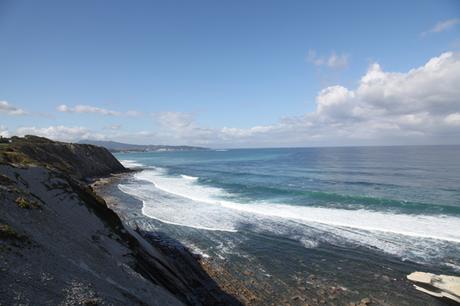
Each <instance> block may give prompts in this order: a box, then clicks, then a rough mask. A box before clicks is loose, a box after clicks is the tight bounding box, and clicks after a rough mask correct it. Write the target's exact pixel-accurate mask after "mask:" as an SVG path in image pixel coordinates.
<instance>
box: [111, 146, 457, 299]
mask: <svg viewBox="0 0 460 306" xmlns="http://www.w3.org/2000/svg"><path fill="white" fill-rule="evenodd" d="M116 157H117V158H118V159H119V160H121V161H122V162H123V163H124V165H125V166H127V167H131V168H137V169H139V170H140V171H138V172H136V173H134V174H132V175H131V176H130V177H129V178H127V179H125V180H123V181H122V182H120V183H119V184H118V185H117V188H118V190H119V191H121V192H122V193H124V194H125V195H126V196H129V197H132V198H134V199H136V200H137V202H138V203H141V207H139V209H138V212H137V213H133V214H131V215H130V217H128V219H129V220H128V223H129V222H131V223H133V224H134V223H135V224H136V226H138V227H141V228H142V229H143V230H145V231H151V232H152V233H153V232H156V233H163V234H164V235H165V236H167V237H169V238H171V240H174V241H178V242H180V243H181V244H183V245H185V246H186V247H187V248H190V250H192V251H193V252H196V253H198V254H201V256H202V257H203V258H208V259H210V260H216V261H219V260H220V261H226V265H228V266H230V269H232V268H231V267H232V263H234V265H235V266H238V265H239V268H236V269H235V271H237V272H234V273H235V274H236V275H238V273H239V272H241V271H242V270H244V269H250V270H251V271H252V272H251V273H254V275H255V276H254V277H256V278H257V279H258V280H259V281H260V282H264V281H263V278H264V277H266V278H267V280H266V282H267V283H271V284H277V283H279V288H280V290H286V288H291V287H292V288H297V287H299V282H300V284H301V286H305V287H307V291H308V288H309V287H308V282H309V277H310V278H311V277H312V275H313V277H316V279H317V282H323V283H325V284H326V285H325V286H329V287H330V286H334V287H337V288H339V287H340V288H342V289H341V290H342V291H343V292H346V291H347V290H348V292H349V297H350V300H352V299H353V298H359V296H362V295H373V296H375V297H376V298H380V299H385V298H386V299H388V301H390V302H395V299H396V300H398V299H399V301H402V302H401V304H406V302H404V298H402V296H404V295H406V296H407V295H410V294H411V293H409V294H406V293H400V292H399V293H398V288H404V289H401V290H404V291H407V290H411V287H410V284H408V283H407V282H406V281H405V275H406V274H407V273H410V272H411V271H413V270H423V271H430V272H436V273H450V274H460V146H394V147H346V148H345V147H339V148H283V149H232V150H208V151H182V152H149V153H119V154H116ZM238 269H239V272H238ZM318 279H319V280H320V281H318ZM299 280H300V281H299ZM276 286H278V285H276ZM382 288H386V289H382ZM273 290H275V291H276V289H273ZM382 290H383V291H385V292H386V294H387V296H386V297H385V296H381V292H382ZM392 292H394V293H392ZM388 294H389V296H388ZM413 294H414V299H416V301H417V303H418V302H421V301H422V302H423V303H425V302H426V304H431V303H435V302H434V300H430V299H427V300H424V297H423V296H419V295H418V293H413ZM280 296H281V293H280ZM419 298H420V299H421V300H417V299H419ZM282 299H283V297H280V300H282ZM411 303H412V304H413V303H414V301H411V300H410V299H409V300H408V301H407V304H411ZM313 304H314V302H313ZM339 304H340V303H339Z"/></svg>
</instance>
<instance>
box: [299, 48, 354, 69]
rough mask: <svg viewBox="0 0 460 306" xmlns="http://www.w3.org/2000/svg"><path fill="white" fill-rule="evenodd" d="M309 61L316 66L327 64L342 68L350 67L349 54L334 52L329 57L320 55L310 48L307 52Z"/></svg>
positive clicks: (330, 66)
mask: <svg viewBox="0 0 460 306" xmlns="http://www.w3.org/2000/svg"><path fill="white" fill-rule="evenodd" d="M307 61H308V62H310V63H312V64H314V65H315V66H327V67H329V68H334V69H341V68H346V67H348V55H347V54H339V55H337V54H336V53H335V52H332V53H331V55H329V56H328V57H324V56H318V55H317V54H316V51H315V50H313V49H310V50H309V51H308V53H307Z"/></svg>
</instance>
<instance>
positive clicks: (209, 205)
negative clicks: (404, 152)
mask: <svg viewBox="0 0 460 306" xmlns="http://www.w3.org/2000/svg"><path fill="white" fill-rule="evenodd" d="M134 178H135V180H134V181H133V182H132V183H131V184H122V185H119V188H120V190H122V191H123V192H125V193H128V194H131V195H133V196H135V197H137V198H138V199H140V200H142V201H143V203H144V205H143V209H142V212H143V213H144V215H146V216H148V217H150V218H154V219H157V220H160V221H162V222H164V223H168V224H174V225H180V226H186V227H192V228H196V229H204V230H212V231H228V232H235V231H237V230H242V229H246V228H250V230H251V231H263V232H271V233H273V234H277V235H281V236H284V237H291V238H292V239H295V240H297V241H299V242H300V243H301V244H302V245H304V246H305V247H307V248H311V247H316V246H317V245H318V242H329V243H336V244H341V243H343V241H344V238H345V240H346V241H348V242H351V243H356V244H360V245H367V246H371V247H376V248H378V249H381V250H383V251H385V252H387V253H390V254H395V255H398V256H400V257H402V258H407V259H414V258H418V259H423V258H425V257H427V256H428V255H427V254H430V256H440V253H441V250H443V249H447V248H449V247H453V248H455V249H460V245H459V243H460V231H459V230H458V229H459V228H460V218H456V217H452V216H432V215H408V214H395V213H390V212H383V211H382V212H378V211H369V210H362V209H361V210H346V209H334V208H322V207H306V206H294V205H285V204H275V203H260V202H259V203H250V204H246V203H238V202H234V201H230V200H229V196H231V194H229V193H227V192H226V191H224V190H222V189H220V188H216V187H212V186H206V185H202V184H200V183H199V180H198V178H197V177H191V176H186V175H179V176H171V175H168V173H167V171H166V170H165V169H163V168H158V167H155V168H152V169H149V170H144V171H142V172H139V173H136V174H135V175H134ZM154 187H155V188H154ZM452 242H453V243H454V245H453V246H452Z"/></svg>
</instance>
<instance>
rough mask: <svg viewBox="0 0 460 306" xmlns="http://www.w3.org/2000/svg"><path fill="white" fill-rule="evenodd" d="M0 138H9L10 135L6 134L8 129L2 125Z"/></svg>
mask: <svg viewBox="0 0 460 306" xmlns="http://www.w3.org/2000/svg"><path fill="white" fill-rule="evenodd" d="M0 136H1V137H9V136H10V133H9V132H8V128H7V127H6V126H4V125H0Z"/></svg>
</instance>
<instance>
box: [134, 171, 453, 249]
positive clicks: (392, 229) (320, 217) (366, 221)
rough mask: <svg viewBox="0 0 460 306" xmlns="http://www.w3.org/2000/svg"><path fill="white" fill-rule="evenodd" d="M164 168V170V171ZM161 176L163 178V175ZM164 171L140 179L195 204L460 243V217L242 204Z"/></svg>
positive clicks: (224, 193)
mask: <svg viewBox="0 0 460 306" xmlns="http://www.w3.org/2000/svg"><path fill="white" fill-rule="evenodd" d="M160 169H161V168H160ZM159 174H160V175H159ZM163 174H164V171H163V170H162V171H161V172H160V173H159V172H158V170H157V171H143V172H140V173H138V174H136V175H135V177H136V178H137V179H140V180H146V181H149V182H152V183H153V184H154V185H155V187H157V188H158V189H160V190H163V191H166V192H168V193H171V194H174V195H177V196H181V197H185V198H188V199H191V200H193V201H197V202H202V203H207V204H214V205H220V206H222V207H225V208H230V209H233V210H238V211H242V212H246V213H251V214H257V215H264V216H270V217H277V218H283V219H290V220H296V221H301V222H303V223H306V224H307V223H308V224H309V223H312V222H314V223H323V224H327V225H333V226H341V227H351V228H357V229H362V230H367V231H382V232H388V233H395V234H401V235H407V236H413V237H421V238H432V239H440V240H447V241H454V242H459V243H460V231H459V230H458V229H459V228H460V218H456V217H448V216H428V215H407V214H395V213H386V212H376V211H369V210H363V209H361V210H346V209H333V208H322V207H306V206H294V205H283V204H271V203H252V204H241V203H236V202H231V201H228V200H225V197H228V196H229V194H228V193H227V192H225V191H224V190H222V189H219V188H215V187H210V186H204V185H200V184H197V183H196V178H194V177H188V176H185V175H183V176H181V177H172V176H164V175H163Z"/></svg>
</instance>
